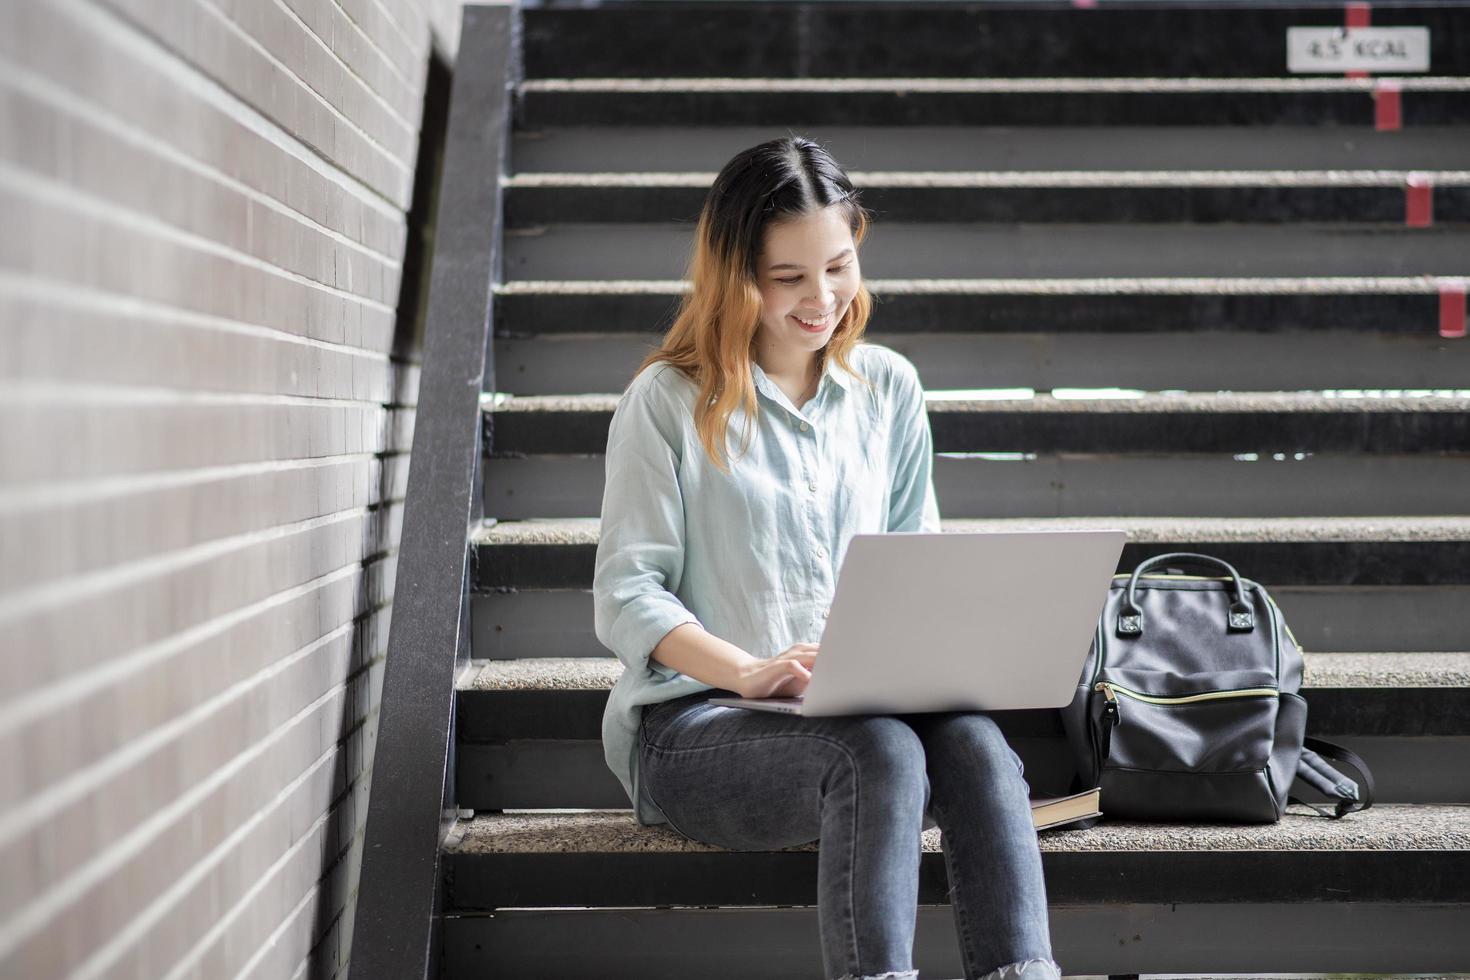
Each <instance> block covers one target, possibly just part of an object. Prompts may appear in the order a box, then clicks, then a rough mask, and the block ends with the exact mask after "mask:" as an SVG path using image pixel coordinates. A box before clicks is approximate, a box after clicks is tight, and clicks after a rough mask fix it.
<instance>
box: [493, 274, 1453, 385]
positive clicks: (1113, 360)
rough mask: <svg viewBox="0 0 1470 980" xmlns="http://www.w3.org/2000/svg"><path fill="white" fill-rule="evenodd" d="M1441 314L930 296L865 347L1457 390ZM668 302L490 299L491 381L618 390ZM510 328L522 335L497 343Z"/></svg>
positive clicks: (974, 380)
mask: <svg viewBox="0 0 1470 980" xmlns="http://www.w3.org/2000/svg"><path fill="white" fill-rule="evenodd" d="M1421 285H1423V286H1426V287H1428V286H1431V285H1432V283H1430V282H1425V283H1422V284H1421ZM1439 304H1440V300H1439V296H1438V294H1437V293H1436V292H1433V291H1425V292H1423V293H1421V294H1419V295H1413V294H1405V295H1389V294H1386V293H1385V294H1376V295H1368V294H1355V293H1348V292H1344V293H1342V294H1338V295H1307V294H1301V295H1294V296H1293V295H1284V294H1278V295H1274V296H1248V295H1228V294H1210V293H1208V292H1200V293H1198V294H1195V295H1190V296H1183V295H1180V296H1167V295H1162V294H1156V295H1152V296H1144V295H1125V294H1113V295H1098V294H1094V293H1090V292H1085V291H1076V290H1075V289H1073V288H1072V287H1067V289H1066V290H1062V291H1059V292H1057V293H1055V294H1052V295H1048V294H1047V293H1045V292H1042V291H1037V292H1034V293H1032V294H1030V295H1024V296H1023V295H1018V294H1011V295H1004V296H989V295H983V294H979V293H963V292H961V293H943V292H937V291H936V292H930V293H927V294H920V293H913V294H897V295H893V294H890V295H889V296H887V297H883V298H881V300H880V304H879V310H880V311H881V312H880V313H879V314H877V315H875V317H874V319H873V321H872V322H870V323H869V325H868V327H869V329H868V330H867V331H866V339H868V340H870V341H872V342H874V343H881V344H884V345H886V346H889V347H892V348H893V349H894V350H896V351H898V352H899V353H901V354H903V355H904V356H905V357H908V358H909V359H910V360H911V361H913V362H914V364H915V366H917V367H918V369H919V374H920V376H921V377H923V379H924V383H925V385H926V386H928V387H930V388H934V389H963V388H1034V389H1037V390H1040V391H1045V390H1050V389H1053V388H1103V387H1115V386H1116V387H1124V388H1141V389H1147V390H1158V389H1182V390H1193V391H1213V390H1217V389H1219V390H1238V391H1253V390H1262V389H1278V390H1283V389H1315V390H1322V389H1384V388H1389V389H1460V388H1463V387H1464V386H1465V383H1466V382H1465V379H1466V378H1470V342H1467V341H1465V340H1463V339H1460V340H1452V339H1442V338H1441V337H1440V336H1439V334H1438V329H1439V322H1440V310H1439ZM673 305H674V298H673V294H668V295H657V294H646V295H642V296H629V295H616V294H605V293H598V292H589V293H585V294H568V293H536V292H534V291H533V292H526V293H519V294H516V293H512V294H507V295H503V296H501V297H500V298H499V299H497V301H496V306H497V311H498V312H497V317H499V319H497V321H496V322H497V324H499V326H498V327H497V331H499V330H502V329H503V330H504V331H505V333H506V334H507V335H506V336H497V337H496V339H495V342H494V351H495V361H494V364H495V371H494V378H493V380H492V381H491V383H490V387H491V389H492V390H498V391H507V392H514V393H516V394H518V395H550V394H558V393H561V392H566V391H621V390H622V389H623V388H624V387H625V386H626V385H627V384H628V381H629V380H630V379H631V378H632V377H633V375H634V373H635V372H636V371H637V369H638V365H639V364H641V363H642V361H643V358H644V356H645V355H646V354H647V353H648V351H649V350H650V348H652V347H654V346H656V344H657V342H658V338H657V337H656V336H655V335H653V334H652V333H650V329H649V328H650V325H651V324H660V323H662V322H663V321H666V320H667V319H668V318H669V317H670V316H671V315H672V314H671V311H672V309H673ZM589 327H591V328H593V329H588V328H589ZM619 327H621V328H623V332H621V333H618V332H613V331H614V330H615V329H617V328H619ZM931 328H933V329H932V330H931ZM538 330H539V331H543V332H541V333H535V332H536V331H538ZM521 331H529V332H530V333H531V334H533V335H528V336H515V337H512V336H509V334H511V333H520V332H521Z"/></svg>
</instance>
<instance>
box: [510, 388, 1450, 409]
mask: <svg viewBox="0 0 1470 980" xmlns="http://www.w3.org/2000/svg"><path fill="white" fill-rule="evenodd" d="M967 394H969V393H968V392H965V391H947V390H943V389H933V390H928V391H926V392H925V402H926V406H927V407H928V409H929V411H931V412H935V411H942V412H1015V413H1033V412H1034V413H1038V414H1044V413H1053V412H1088V413H1111V414H1119V415H1128V414H1143V413H1159V412H1178V413H1210V412H1280V413H1300V414H1326V413H1339V414H1349V413H1372V412H1395V413H1414V414H1417V413H1421V412H1465V411H1470V391H1463V392H1462V391H1455V392H1454V393H1450V392H1443V393H1442V392H1439V391H1436V392H1434V393H1427V392H1426V393H1425V394H1422V395H1421V394H1400V395H1389V394H1384V395H1366V394H1352V393H1342V392H1337V391H1334V392H1332V393H1327V392H1320V391H1258V392H1254V391H1220V392H1195V391H1184V392H1173V391H1165V392H1139V393H1130V394H1122V395H1115V396H1111V397H1108V396H1097V397H1091V398H1089V397H1080V396H1081V395H1082V392H1080V391H1079V392H1078V394H1079V397H1062V398H1059V397H1057V396H1056V395H1055V394H1041V393H1038V394H1035V395H1021V394H1010V393H1008V392H1007V391H1005V390H997V391H996V395H997V396H1001V397H974V396H973V395H971V396H970V397H966V396H967ZM621 397H622V396H621V394H618V393H609V392H597V393H585V394H561V395H506V394H499V393H492V394H487V395H485V396H484V398H483V399H482V402H481V404H482V407H483V408H484V410H485V411H487V412H490V413H501V412H611V411H613V410H614V409H615V408H617V404H618V400H619V399H620V398H621Z"/></svg>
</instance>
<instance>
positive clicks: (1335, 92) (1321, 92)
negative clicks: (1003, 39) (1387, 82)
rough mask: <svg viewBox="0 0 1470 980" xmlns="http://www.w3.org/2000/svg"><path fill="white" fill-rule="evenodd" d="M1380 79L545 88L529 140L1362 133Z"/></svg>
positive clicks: (1406, 108)
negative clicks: (1011, 129) (697, 132)
mask: <svg viewBox="0 0 1470 980" xmlns="http://www.w3.org/2000/svg"><path fill="white" fill-rule="evenodd" d="M1380 84H1381V82H1380V80H1379V79H1373V78H1330V77H1328V78H1316V77H1313V78H1238V79H1219V78H1195V77H1189V78H1138V77H1126V78H1107V79H1097V78H1078V79H1065V78H1023V79H1012V78H934V77H907V78H872V77H861V78H846V77H838V78H667V77H658V78H573V79H561V78H546V79H532V80H529V81H525V82H522V83H520V85H518V86H517V88H516V100H517V107H516V125H517V127H518V128H522V129H534V128H540V127H546V126H578V125H597V126H607V125H644V126H647V125H653V124H658V125H665V126H667V125H704V126H707V125H710V124H711V123H714V124H723V125H737V126H741V125H743V126H757V125H766V126H810V125H829V126H830V125H843V126H860V125H884V126H893V125H907V126H935V125H949V126H974V125H986V126H1035V125H1046V126H1089V125H1090V126H1099V127H1101V126H1142V125H1150V126H1177V125H1190V126H1200V125H1205V126H1225V125H1229V126H1302V125H1309V126H1361V127H1363V128H1365V129H1373V128H1374V126H1375V113H1376V111H1377V109H1376V106H1377V101H1378V100H1377V99H1376V97H1375V91H1376V89H1377V87H1378V86H1379V85H1380ZM1392 84H1393V85H1394V86H1396V87H1397V89H1398V90H1399V91H1400V92H1401V93H1402V94H1401V95H1400V97H1399V98H1400V106H1401V108H1400V125H1402V126H1409V127H1413V126H1443V125H1457V124H1463V123H1465V122H1467V121H1470V99H1467V98H1466V97H1465V95H1466V93H1467V92H1470V79H1466V78H1460V77H1452V76H1427V75H1426V76H1420V75H1415V76H1404V77H1395V78H1393V79H1392Z"/></svg>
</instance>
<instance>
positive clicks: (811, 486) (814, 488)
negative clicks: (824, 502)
mask: <svg viewBox="0 0 1470 980" xmlns="http://www.w3.org/2000/svg"><path fill="white" fill-rule="evenodd" d="M806 488H807V489H808V490H810V491H811V492H812V493H816V492H817V482H816V481H815V480H813V481H812V482H810V483H808V484H807V485H806Z"/></svg>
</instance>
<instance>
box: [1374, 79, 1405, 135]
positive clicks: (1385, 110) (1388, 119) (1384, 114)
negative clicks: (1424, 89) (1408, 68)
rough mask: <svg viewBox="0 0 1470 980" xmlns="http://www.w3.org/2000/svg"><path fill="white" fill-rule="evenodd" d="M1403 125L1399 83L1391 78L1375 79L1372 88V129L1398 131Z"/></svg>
mask: <svg viewBox="0 0 1470 980" xmlns="http://www.w3.org/2000/svg"><path fill="white" fill-rule="evenodd" d="M1403 124H1404V120H1403V112H1402V102H1401V100H1400V98H1399V83H1398V82H1396V81H1394V80H1393V79H1391V78H1379V79H1376V80H1375V84H1374V86H1373V128H1374V129H1377V130H1389V129H1399V128H1401V127H1402V126H1403Z"/></svg>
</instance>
